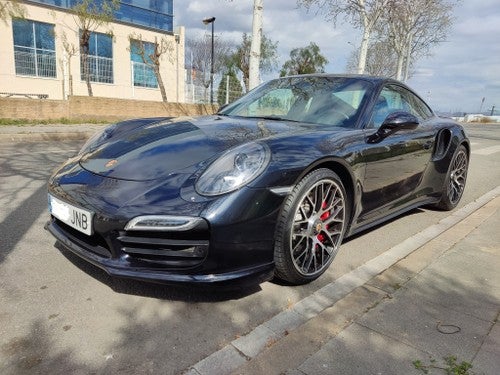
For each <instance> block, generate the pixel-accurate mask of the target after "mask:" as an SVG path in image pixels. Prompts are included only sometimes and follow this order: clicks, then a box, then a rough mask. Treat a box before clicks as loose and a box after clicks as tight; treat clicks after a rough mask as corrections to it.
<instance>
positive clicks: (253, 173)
mask: <svg viewBox="0 0 500 375" xmlns="http://www.w3.org/2000/svg"><path fill="white" fill-rule="evenodd" d="M270 159H271V152H270V151H269V148H268V147H267V146H266V145H263V144H260V143H255V142H252V143H246V144H244V145H241V146H238V147H236V148H233V149H232V150H229V151H228V152H226V153H225V154H223V155H222V156H221V157H220V158H219V159H217V160H216V161H215V162H213V163H212V164H211V165H210V166H209V167H208V168H207V170H206V171H205V172H203V174H202V175H201V176H200V178H199V179H198V181H197V182H196V191H197V192H198V193H199V194H201V195H208V196H213V195H221V194H225V193H229V192H231V191H234V190H237V189H239V188H240V187H242V186H244V185H246V184H248V183H249V182H251V181H253V180H254V179H255V178H256V177H257V176H258V175H260V174H261V173H262V171H264V169H265V168H266V167H267V165H268V164H269V160H270Z"/></svg>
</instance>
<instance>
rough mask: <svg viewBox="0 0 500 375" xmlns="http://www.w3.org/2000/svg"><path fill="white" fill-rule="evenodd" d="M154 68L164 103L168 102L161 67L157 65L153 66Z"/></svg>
mask: <svg viewBox="0 0 500 375" xmlns="http://www.w3.org/2000/svg"><path fill="white" fill-rule="evenodd" d="M153 70H154V72H155V76H156V81H157V82H158V87H159V88H160V93H161V99H162V100H163V102H164V103H166V102H167V101H168V100H167V93H166V91H165V85H164V84H163V79H162V78H161V74H160V67H159V66H155V67H154V68H153Z"/></svg>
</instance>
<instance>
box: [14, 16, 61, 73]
mask: <svg viewBox="0 0 500 375" xmlns="http://www.w3.org/2000/svg"><path fill="white" fill-rule="evenodd" d="M12 33H13V37H14V61H15V65H16V74H19V75H29V76H36V77H56V75H57V74H56V51H55V38H54V25H51V24H48V23H43V22H35V21H30V20H19V19H13V20H12Z"/></svg>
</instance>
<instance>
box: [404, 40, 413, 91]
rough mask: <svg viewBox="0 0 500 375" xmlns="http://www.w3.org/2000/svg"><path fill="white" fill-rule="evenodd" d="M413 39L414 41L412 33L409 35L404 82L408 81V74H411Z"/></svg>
mask: <svg viewBox="0 0 500 375" xmlns="http://www.w3.org/2000/svg"><path fill="white" fill-rule="evenodd" d="M412 41H413V38H412V35H409V36H408V45H407V46H406V66H405V75H404V82H406V81H408V76H409V75H410V65H411V44H412Z"/></svg>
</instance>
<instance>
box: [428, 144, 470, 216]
mask: <svg viewBox="0 0 500 375" xmlns="http://www.w3.org/2000/svg"><path fill="white" fill-rule="evenodd" d="M468 167H469V155H468V153H467V149H466V148H465V146H464V145H460V146H459V147H458V148H457V150H456V151H455V154H454V155H453V159H451V162H450V166H449V167H448V172H447V173H446V180H445V183H444V186H443V192H442V195H441V200H440V201H439V202H438V203H436V204H435V207H436V208H438V209H440V210H444V211H450V210H453V209H454V208H455V207H456V206H457V205H458V202H460V199H461V198H462V194H463V193H464V189H465V182H466V181H467V169H468Z"/></svg>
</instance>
